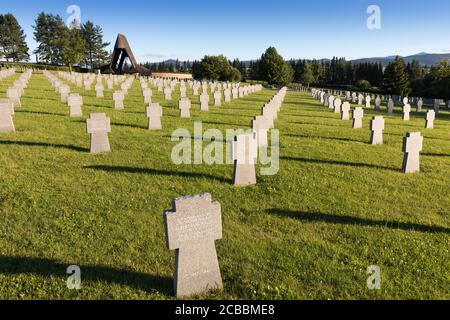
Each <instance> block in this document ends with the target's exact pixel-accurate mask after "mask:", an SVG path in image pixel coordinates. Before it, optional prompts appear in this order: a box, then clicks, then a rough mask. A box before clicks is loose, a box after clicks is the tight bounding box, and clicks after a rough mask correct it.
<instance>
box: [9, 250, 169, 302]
mask: <svg viewBox="0 0 450 320" xmlns="http://www.w3.org/2000/svg"><path fill="white" fill-rule="evenodd" d="M68 266H69V265H68V264H63V263H61V262H58V261H56V260H50V259H43V258H30V257H4V256H2V257H0V273H3V274H34V275H38V276H44V277H50V276H56V277H61V278H64V279H67V277H68V275H67V274H66V270H67V267H68ZM79 267H80V269H81V279H82V281H93V282H107V283H109V284H113V283H114V284H119V285H124V286H128V287H133V288H136V289H138V290H143V291H146V292H160V293H163V294H165V295H172V294H173V289H172V284H173V282H172V279H171V278H168V277H161V276H155V275H150V274H145V273H140V272H135V271H128V270H119V269H114V268H110V267H106V266H91V265H79Z"/></svg>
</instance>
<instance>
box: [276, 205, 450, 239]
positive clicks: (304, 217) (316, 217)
mask: <svg viewBox="0 0 450 320" xmlns="http://www.w3.org/2000/svg"><path fill="white" fill-rule="evenodd" d="M268 213H269V214H270V215H274V216H280V217H284V218H292V219H297V220H300V221H303V222H325V223H330V224H342V225H356V226H363V227H384V228H390V229H394V230H404V231H419V232H426V233H444V234H450V229H449V228H445V227H439V226H426V225H422V224H417V223H409V222H398V221H382V220H370V219H363V218H358V217H351V216H340V215H335V214H322V213H313V212H301V211H289V210H281V209H269V210H268Z"/></svg>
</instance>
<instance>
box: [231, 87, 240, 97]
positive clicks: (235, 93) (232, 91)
mask: <svg viewBox="0 0 450 320" xmlns="http://www.w3.org/2000/svg"><path fill="white" fill-rule="evenodd" d="M231 93H232V95H233V100H235V99H238V98H239V90H238V89H237V88H236V87H235V88H233V90H231Z"/></svg>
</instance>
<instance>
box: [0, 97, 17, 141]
mask: <svg viewBox="0 0 450 320" xmlns="http://www.w3.org/2000/svg"><path fill="white" fill-rule="evenodd" d="M13 114H14V104H13V103H12V102H11V101H10V100H9V99H0V132H4V133H8V132H15V131H16V129H15V127H14V122H13V118H12V116H13Z"/></svg>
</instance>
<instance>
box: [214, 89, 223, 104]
mask: <svg viewBox="0 0 450 320" xmlns="http://www.w3.org/2000/svg"><path fill="white" fill-rule="evenodd" d="M221 105H222V92H220V91H219V90H217V91H216V92H214V106H215V107H220V106H221Z"/></svg>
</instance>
